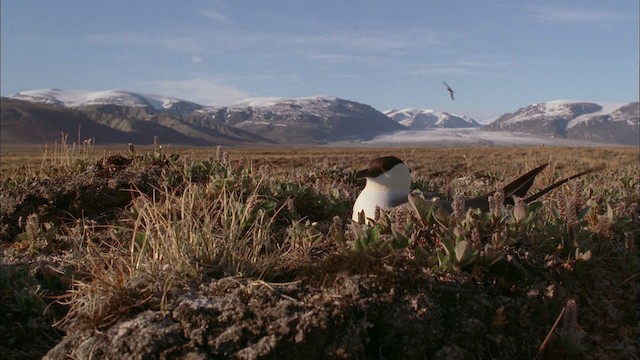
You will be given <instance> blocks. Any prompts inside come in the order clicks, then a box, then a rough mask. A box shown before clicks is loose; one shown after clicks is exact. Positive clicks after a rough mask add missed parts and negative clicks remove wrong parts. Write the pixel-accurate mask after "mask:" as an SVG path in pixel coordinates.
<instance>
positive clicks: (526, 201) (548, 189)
mask: <svg viewBox="0 0 640 360" xmlns="http://www.w3.org/2000/svg"><path fill="white" fill-rule="evenodd" d="M603 168H604V167H602V166H601V167H597V168H593V169H589V170H586V171H583V172H580V173H577V174H575V175H571V176H569V177H568V178H566V179H562V180H560V181H558V182H555V183H553V184H551V185H549V186H547V187H546V188H544V189H542V190H540V191H538V192H537V193H535V194H533V195H531V196H529V197H527V198H526V199H524V201H525V203H527V204H528V203H531V202H533V201H535V200H537V199H539V198H540V197H541V196H543V195H544V194H546V193H548V192H549V191H551V190H553V189H555V188H557V187H559V186H560V185H563V184H565V183H567V182H569V181H571V180H573V179H575V178H578V177H580V176H582V175H586V174H590V173H592V172H596V171H598V170H602V169H603Z"/></svg>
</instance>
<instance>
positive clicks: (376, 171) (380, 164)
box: [356, 156, 403, 178]
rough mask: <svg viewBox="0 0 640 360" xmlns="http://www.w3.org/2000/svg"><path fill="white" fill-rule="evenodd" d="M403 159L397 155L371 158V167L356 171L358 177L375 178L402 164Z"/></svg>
mask: <svg viewBox="0 0 640 360" xmlns="http://www.w3.org/2000/svg"><path fill="white" fill-rule="evenodd" d="M402 163H403V161H402V160H400V159H398V158H397V157H395V156H383V157H379V158H376V159H373V160H371V162H369V167H368V168H366V169H363V170H359V171H358V172H356V178H374V177H377V176H379V175H381V174H384V173H385V172H387V171H389V170H391V169H393V167H394V166H396V165H398V164H402Z"/></svg>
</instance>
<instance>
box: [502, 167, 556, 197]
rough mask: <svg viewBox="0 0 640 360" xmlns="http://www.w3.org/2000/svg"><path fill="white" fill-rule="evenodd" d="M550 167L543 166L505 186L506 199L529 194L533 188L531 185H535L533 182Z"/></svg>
mask: <svg viewBox="0 0 640 360" xmlns="http://www.w3.org/2000/svg"><path fill="white" fill-rule="evenodd" d="M548 165H549V164H548V163H547V164H542V165H540V166H538V167H537V168H535V169H533V170H531V171H529V172H528V173H526V174H524V175H522V176H520V177H519V178H517V179H515V180H513V181H512V182H510V183H508V184H507V185H505V187H504V188H503V189H504V198H505V199H507V198H510V197H512V196H517V197H523V196H525V195H526V194H527V191H529V189H530V188H531V185H533V180H535V178H536V176H538V174H540V172H541V171H542V170H544V168H546V167H547V166H548Z"/></svg>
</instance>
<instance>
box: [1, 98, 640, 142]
mask: <svg viewBox="0 0 640 360" xmlns="http://www.w3.org/2000/svg"><path fill="white" fill-rule="evenodd" d="M639 113H640V110H639V103H638V102H635V103H630V104H609V103H595V102H586V101H566V100H563V101H550V102H546V103H537V104H533V105H529V106H526V107H523V108H520V109H518V110H516V111H515V112H513V113H507V114H504V115H502V116H500V117H499V118H498V119H496V120H495V121H493V122H492V123H490V124H488V125H485V126H482V127H480V124H479V123H478V122H477V121H475V120H474V119H472V118H471V117H469V116H466V115H455V114H451V113H448V112H444V111H443V112H437V111H434V110H430V109H419V108H407V109H402V110H389V111H386V112H385V113H381V112H379V111H378V110H376V109H374V108H373V107H371V106H369V105H366V104H362V103H358V102H354V101H350V100H345V99H340V98H337V97H332V96H313V97H305V98H251V99H246V100H244V101H241V102H239V103H236V104H233V105H229V106H202V105H200V104H196V103H193V102H190V101H185V100H182V99H178V98H174V97H167V96H162V95H153V94H141V93H135V92H130V91H121V90H105V91H85V90H61V89H39V90H28V91H22V92H19V93H17V94H15V95H14V96H12V97H10V98H2V123H1V125H2V128H1V130H2V137H1V140H2V143H7V144H8V143H16V144H22V143H25V144H42V143H46V142H49V143H50V142H53V141H55V140H58V139H60V134H61V133H63V132H64V133H67V134H69V136H70V137H72V138H74V140H75V139H76V138H77V134H78V131H79V130H80V136H81V137H82V138H83V139H87V138H94V139H95V141H96V142H97V143H103V144H109V143H128V142H131V143H138V144H149V143H151V141H152V139H153V137H154V136H158V137H160V139H161V142H163V143H174V144H189V145H243V144H252V145H260V144H326V143H332V142H340V141H347V142H356V143H357V142H361V141H368V140H371V139H373V138H375V137H379V136H383V135H384V136H386V135H390V134H393V133H396V132H399V131H407V130H408V131H422V130H432V129H481V130H486V131H488V132H496V131H503V132H509V133H519V134H530V135H534V136H538V137H539V136H543V137H551V138H554V139H560V140H561V139H571V140H578V141H589V142H601V143H608V144H622V145H638V137H639V127H640V124H639V123H640V114H639ZM437 134H444V133H442V132H440V131H436V132H434V133H432V134H431V135H437ZM489 134H490V133H489ZM443 136H444V135H443ZM489 136H490V135H489ZM402 138H404V137H400V138H399V139H402ZM443 141H445V140H444V139H443ZM488 141H490V139H488ZM445 143H446V141H445Z"/></svg>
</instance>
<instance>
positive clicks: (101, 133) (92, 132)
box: [0, 97, 270, 145]
mask: <svg viewBox="0 0 640 360" xmlns="http://www.w3.org/2000/svg"><path fill="white" fill-rule="evenodd" d="M0 119H1V120H0V125H1V132H0V133H1V141H2V143H6V144H44V143H53V142H55V141H59V140H60V137H61V133H67V134H69V136H70V138H72V139H73V140H75V139H76V138H77V134H78V133H80V136H81V139H83V140H84V139H89V138H93V139H94V140H95V142H96V143H99V144H113V143H129V142H130V143H135V144H150V143H152V142H153V137H154V136H158V137H159V138H160V139H161V141H162V142H163V143H173V144H190V145H234V144H247V143H267V142H270V141H269V140H267V139H264V138H262V137H260V136H257V135H255V134H253V133H250V132H247V131H244V130H241V129H236V128H233V127H230V126H225V125H223V124H209V125H208V126H204V127H199V126H196V125H192V124H189V123H188V122H186V121H184V120H182V119H181V117H180V116H177V115H172V114H170V113H168V112H165V111H160V110H153V109H152V108H148V107H129V106H120V105H110V104H105V105H87V106H82V107H74V108H70V107H64V106H60V105H59V104H55V103H50V102H49V103H44V102H42V103H39V102H28V101H23V100H17V99H11V98H4V97H3V98H2V112H1V118H0Z"/></svg>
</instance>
